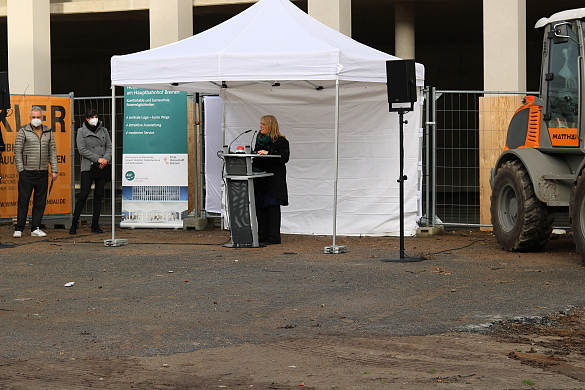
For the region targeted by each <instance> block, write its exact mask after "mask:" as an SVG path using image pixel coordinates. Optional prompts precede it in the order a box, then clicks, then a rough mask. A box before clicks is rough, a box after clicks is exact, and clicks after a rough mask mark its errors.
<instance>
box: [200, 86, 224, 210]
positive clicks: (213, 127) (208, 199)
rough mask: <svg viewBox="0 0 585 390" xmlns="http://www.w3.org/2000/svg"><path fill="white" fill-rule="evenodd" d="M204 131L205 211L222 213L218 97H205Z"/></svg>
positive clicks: (221, 162)
mask: <svg viewBox="0 0 585 390" xmlns="http://www.w3.org/2000/svg"><path fill="white" fill-rule="evenodd" d="M203 108H204V116H203V124H204V127H203V131H204V139H205V194H206V196H205V211H207V212H208V213H221V192H222V185H223V181H222V178H221V174H222V170H223V160H222V159H220V158H219V157H217V152H218V151H220V150H221V147H222V135H221V121H222V110H223V106H222V103H221V98H220V97H218V96H204V97H203Z"/></svg>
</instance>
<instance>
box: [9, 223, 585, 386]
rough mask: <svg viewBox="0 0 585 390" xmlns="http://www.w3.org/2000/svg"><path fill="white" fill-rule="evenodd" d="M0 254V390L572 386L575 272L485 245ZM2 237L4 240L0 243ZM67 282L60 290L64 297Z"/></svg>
mask: <svg viewBox="0 0 585 390" xmlns="http://www.w3.org/2000/svg"><path fill="white" fill-rule="evenodd" d="M48 232H49V237H48V238H47V239H45V240H39V239H36V238H32V237H29V236H27V235H26V234H25V236H23V238H22V239H20V240H19V241H16V240H14V239H12V238H8V239H6V238H5V239H4V240H2V241H3V242H6V241H13V242H16V243H17V244H18V246H17V247H15V248H11V249H5V250H2V251H0V266H1V267H2V268H1V269H0V323H1V324H2V325H0V327H1V328H2V329H1V330H2V332H0V343H1V344H2V351H1V352H0V389H27V390H28V389H35V390H36V389H177V390H179V389H222V388H225V389H263V390H268V389H298V388H308V389H368V390H370V389H434V388H443V389H470V388H473V389H583V388H585V356H584V355H585V347H584V345H585V311H584V309H583V303H584V302H585V300H583V298H582V297H583V296H585V295H584V291H585V290H584V289H583V287H582V285H583V284H582V283H580V280H582V277H584V276H585V269H584V268H583V265H582V263H581V261H580V259H579V257H578V256H577V254H576V253H575V252H574V246H573V243H572V241H571V237H570V236H566V235H562V236H556V237H555V238H554V239H553V240H552V241H551V242H550V244H549V245H548V246H547V249H546V251H544V252H540V253H535V254H534V253H532V254H527V253H509V252H504V251H501V250H500V248H499V247H498V245H497V243H496V242H495V240H494V238H493V237H492V235H491V234H490V233H486V232H477V231H459V232H451V233H449V234H446V235H443V236H437V237H428V238H408V239H407V240H406V251H407V253H408V254H409V255H416V256H421V257H424V258H425V260H424V261H421V262H418V263H414V262H413V263H407V262H405V263H401V262H396V263H385V262H382V261H380V260H384V259H395V258H396V257H397V255H398V249H399V241H398V238H396V237H392V238H388V237H343V238H338V239H337V245H346V246H347V248H348V252H347V253H345V254H340V255H332V254H324V253H323V249H324V247H325V246H328V245H331V244H332V241H331V237H321V236H290V235H288V236H285V237H284V239H283V244H282V245H275V246H269V247H266V248H260V249H250V250H243V249H230V248H224V247H222V246H221V244H222V243H225V242H227V241H229V235H228V233H227V232H224V231H220V230H217V229H213V230H209V231H203V232H194V231H164V230H122V231H120V232H117V237H119V238H124V239H128V240H129V245H128V246H126V247H124V248H122V247H121V248H107V247H104V246H103V241H104V240H105V239H108V238H110V233H109V232H106V233H105V234H101V235H92V234H90V233H89V232H88V231H85V230H84V229H81V230H80V234H79V235H78V236H75V237H70V236H69V235H68V234H67V232H66V231H64V230H49V231H48ZM0 233H1V235H0V237H8V235H9V234H10V229H9V228H8V227H6V226H4V227H2V228H0ZM68 281H75V286H74V287H72V288H66V287H64V284H65V282H68Z"/></svg>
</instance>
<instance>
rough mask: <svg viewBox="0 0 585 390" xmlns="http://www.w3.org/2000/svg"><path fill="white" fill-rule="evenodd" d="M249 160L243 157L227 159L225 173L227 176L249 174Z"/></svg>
mask: <svg viewBox="0 0 585 390" xmlns="http://www.w3.org/2000/svg"><path fill="white" fill-rule="evenodd" d="M246 160H247V159H246V158H242V157H227V156H226V157H225V173H226V174H227V175H246V174H247V173H248V168H247V167H248V164H247V161H246Z"/></svg>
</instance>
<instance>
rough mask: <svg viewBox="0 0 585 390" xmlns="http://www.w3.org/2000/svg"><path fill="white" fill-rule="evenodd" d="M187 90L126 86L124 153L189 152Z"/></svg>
mask: <svg viewBox="0 0 585 390" xmlns="http://www.w3.org/2000/svg"><path fill="white" fill-rule="evenodd" d="M187 152H188V145H187V93H186V92H182V91H163V90H154V89H141V88H130V87H126V88H125V89H124V153H125V154H152V153H156V154H167V153H187Z"/></svg>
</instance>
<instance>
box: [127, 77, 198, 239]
mask: <svg viewBox="0 0 585 390" xmlns="http://www.w3.org/2000/svg"><path fill="white" fill-rule="evenodd" d="M123 131H124V134H123V141H124V156H123V164H122V222H121V223H120V226H122V227H153V228H154V227H169V228H178V227H183V218H185V217H186V216H187V214H188V210H187V209H188V167H189V165H188V142H187V93H186V92H181V91H163V90H152V89H140V88H130V87H126V88H125V89H124V130H123Z"/></svg>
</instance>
